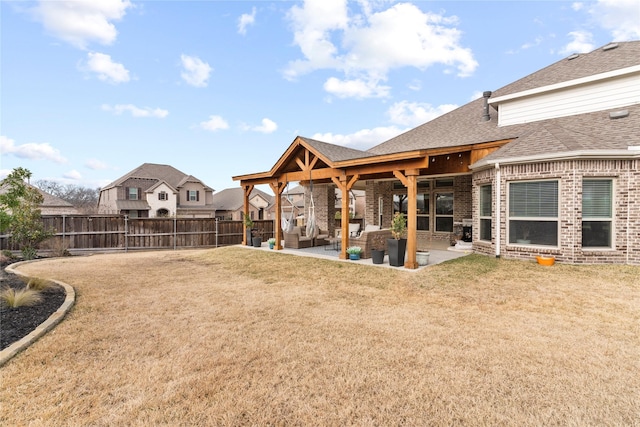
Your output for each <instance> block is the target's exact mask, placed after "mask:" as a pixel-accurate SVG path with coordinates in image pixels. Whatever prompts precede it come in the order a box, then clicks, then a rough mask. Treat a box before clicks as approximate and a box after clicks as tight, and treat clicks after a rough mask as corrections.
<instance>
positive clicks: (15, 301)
mask: <svg viewBox="0 0 640 427" xmlns="http://www.w3.org/2000/svg"><path fill="white" fill-rule="evenodd" d="M40 301H42V295H40V292H39V291H38V290H37V289H27V288H23V289H13V288H4V289H2V291H0V302H2V303H3V304H5V305H6V306H7V307H11V308H17V307H23V306H31V305H36V304H38V303H39V302H40Z"/></svg>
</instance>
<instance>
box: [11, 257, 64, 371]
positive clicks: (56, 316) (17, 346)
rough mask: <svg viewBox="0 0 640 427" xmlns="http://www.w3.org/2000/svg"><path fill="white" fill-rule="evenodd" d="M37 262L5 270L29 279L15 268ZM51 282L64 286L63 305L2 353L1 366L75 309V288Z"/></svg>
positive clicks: (15, 265)
mask: <svg viewBox="0 0 640 427" xmlns="http://www.w3.org/2000/svg"><path fill="white" fill-rule="evenodd" d="M35 261H37V260H34V261H23V262H17V263H15V264H11V265H9V266H7V267H6V268H5V270H6V271H8V272H9V273H13V274H16V275H18V276H21V277H29V276H27V275H26V274H23V273H20V272H18V271H16V270H15V267H18V266H20V265H23V264H27V263H30V262H35ZM51 281H52V282H54V283H56V284H58V285H60V286H62V288H63V289H64V291H65V293H66V297H65V299H64V302H63V303H62V305H61V306H60V308H58V309H57V310H56V311H55V312H54V313H53V314H52V315H51V316H49V318H48V319H47V320H45V321H44V322H42V323H41V324H40V325H39V326H38V327H37V328H36V329H34V330H33V331H31V332H30V333H29V334H28V335H27V336H25V337H23V338H22V339H20V340H18V341H16V342H14V343H13V344H11V345H10V346H9V347H7V348H5V349H4V350H2V351H0V366H2V365H4V364H5V363H7V362H8V361H9V360H10V359H11V358H12V357H13V356H15V355H16V354H18V353H20V352H21V351H22V350H24V349H26V348H27V347H29V346H30V345H31V344H32V343H34V342H36V341H37V340H38V339H39V338H40V337H41V336H43V335H44V334H46V333H47V332H49V331H50V330H51V329H53V328H54V326H56V325H57V324H58V323H60V321H61V320H62V319H63V318H64V316H65V315H66V314H67V312H68V311H69V310H70V309H71V307H73V304H74V303H75V300H76V291H75V290H74V289H73V287H72V286H70V285H68V284H66V283H64V282H60V281H58V280H51Z"/></svg>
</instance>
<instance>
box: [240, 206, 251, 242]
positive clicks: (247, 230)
mask: <svg viewBox="0 0 640 427" xmlns="http://www.w3.org/2000/svg"><path fill="white" fill-rule="evenodd" d="M242 223H243V224H244V232H245V237H246V239H247V243H246V244H247V246H250V245H251V244H252V243H253V242H252V238H253V220H252V219H251V217H250V216H249V214H245V213H243V214H242Z"/></svg>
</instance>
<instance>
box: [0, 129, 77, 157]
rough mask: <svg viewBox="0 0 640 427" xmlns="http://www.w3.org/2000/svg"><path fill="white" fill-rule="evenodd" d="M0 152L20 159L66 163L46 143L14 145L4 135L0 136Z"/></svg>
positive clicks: (57, 151)
mask: <svg viewBox="0 0 640 427" xmlns="http://www.w3.org/2000/svg"><path fill="white" fill-rule="evenodd" d="M0 152H2V154H3V155H5V154H11V155H14V156H16V157H19V158H21V159H30V160H51V161H53V162H55V163H66V162H67V159H65V158H64V157H63V156H62V155H61V154H60V151H59V150H57V149H55V148H53V147H52V146H51V145H50V144H49V143H47V142H45V143H42V144H35V143H28V144H22V145H16V143H15V141H14V140H13V139H10V138H7V137H6V136H4V135H1V136H0Z"/></svg>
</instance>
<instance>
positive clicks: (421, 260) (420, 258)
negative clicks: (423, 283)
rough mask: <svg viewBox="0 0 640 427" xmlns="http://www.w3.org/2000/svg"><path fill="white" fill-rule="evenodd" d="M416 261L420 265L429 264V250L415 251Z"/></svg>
mask: <svg viewBox="0 0 640 427" xmlns="http://www.w3.org/2000/svg"><path fill="white" fill-rule="evenodd" d="M416 262H417V263H418V265H420V266H424V265H427V264H429V252H416Z"/></svg>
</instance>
